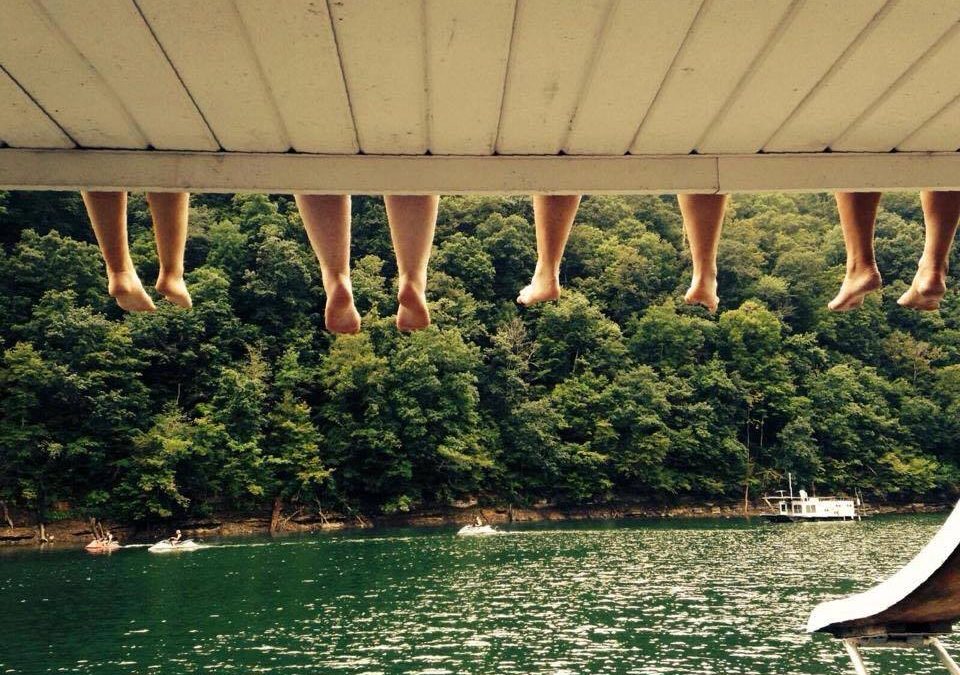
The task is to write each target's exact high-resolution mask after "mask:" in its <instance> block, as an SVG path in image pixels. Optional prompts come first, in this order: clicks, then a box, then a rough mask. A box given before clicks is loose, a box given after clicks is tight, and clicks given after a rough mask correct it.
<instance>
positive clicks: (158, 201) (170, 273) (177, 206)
mask: <svg viewBox="0 0 960 675" xmlns="http://www.w3.org/2000/svg"><path fill="white" fill-rule="evenodd" d="M147 203H148V204H150V214H151V215H152V216H153V234H154V238H155V239H156V242H157V256H158V257H159V258H160V273H159V274H158V275H157V284H156V286H155V288H156V289H157V290H158V291H159V292H160V294H161V295H163V297H165V298H166V299H167V300H169V301H170V302H172V303H173V304H175V305H179V306H180V307H187V308H189V307H192V306H193V302H192V301H191V300H190V293H189V292H188V291H187V284H186V283H184V281H183V252H184V249H185V248H186V246H187V218H188V213H189V208H190V195H189V194H188V193H186V192H148V193H147Z"/></svg>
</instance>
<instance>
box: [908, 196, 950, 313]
mask: <svg viewBox="0 0 960 675" xmlns="http://www.w3.org/2000/svg"><path fill="white" fill-rule="evenodd" d="M920 202H921V204H923V222H924V226H925V227H926V241H924V244H923V255H922V256H921V257H920V264H919V265H917V274H916V276H915V277H914V278H913V284H912V285H911V286H910V289H909V290H908V291H907V292H906V293H904V294H903V295H902V296H900V299H899V300H897V302H898V303H899V304H900V305H902V306H903V307H912V308H913V309H921V310H933V309H937V308H939V307H940V300H941V299H942V298H943V294H944V293H946V292H947V262H948V258H949V256H950V247H951V246H952V245H953V237H954V235H956V233H957V222H958V221H960V192H934V191H932V190H924V191H923V192H921V193H920Z"/></svg>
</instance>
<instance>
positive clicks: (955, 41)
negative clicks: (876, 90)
mask: <svg viewBox="0 0 960 675" xmlns="http://www.w3.org/2000/svg"><path fill="white" fill-rule="evenodd" d="M958 66H960V23H957V24H954V27H953V29H952V30H951V31H949V32H948V33H947V34H946V35H944V37H943V39H941V40H940V41H939V42H938V43H937V44H936V45H935V46H934V47H933V49H931V50H930V51H929V52H927V53H926V54H925V55H924V57H923V58H922V59H921V60H920V61H918V62H917V63H916V64H915V65H914V67H912V68H911V69H910V70H909V71H907V73H906V74H905V75H904V76H903V77H902V78H900V80H898V81H897V83H896V84H895V85H894V86H893V87H891V88H890V89H889V90H888V91H887V93H886V94H885V95H884V97H883V99H882V100H881V101H880V102H879V103H878V104H876V105H875V106H874V107H872V108H871V109H870V111H869V112H868V113H867V114H866V115H864V116H862V117H861V118H860V119H859V120H857V122H856V123H855V124H854V125H853V126H852V127H850V128H849V129H848V130H847V131H846V132H845V133H844V134H843V136H841V137H840V138H839V139H837V141H835V142H834V143H832V144H831V147H832V148H833V149H834V150H841V151H858V152H883V151H886V150H892V149H893V148H894V147H896V145H897V144H898V143H900V142H901V141H903V140H904V139H905V138H907V137H909V136H910V135H911V134H912V133H913V132H914V131H915V130H916V129H917V128H918V127H920V126H922V124H923V123H924V122H925V121H926V120H928V119H930V118H931V117H933V116H934V115H936V114H937V113H938V112H939V111H940V110H942V109H943V108H944V106H946V105H947V104H948V103H950V101H952V100H953V99H955V98H956V97H957V95H958V94H960V80H958V79H957V78H956V77H950V76H949V75H948V74H950V73H951V71H955V70H956V69H957V68H958Z"/></svg>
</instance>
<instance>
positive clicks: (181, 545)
mask: <svg viewBox="0 0 960 675" xmlns="http://www.w3.org/2000/svg"><path fill="white" fill-rule="evenodd" d="M198 548H200V544H198V543H197V542H195V541H194V540H193V539H184V540H183V541H178V542H172V541H170V540H169V539H164V540H162V541H158V542H157V543H156V544H154V545H153V546H151V547H150V548H148V549H147V550H148V551H150V552H151V553H173V552H174V551H196V550H197V549H198Z"/></svg>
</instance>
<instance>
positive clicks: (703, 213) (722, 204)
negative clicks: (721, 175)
mask: <svg viewBox="0 0 960 675" xmlns="http://www.w3.org/2000/svg"><path fill="white" fill-rule="evenodd" d="M677 201H678V202H680V213H681V215H682V216H683V227H684V229H685V230H686V232H687V238H688V239H689V240H690V257H691V259H692V262H693V279H692V281H691V283H690V289H689V290H688V291H687V293H686V295H684V296H683V300H684V302H686V303H687V304H688V305H703V306H704V307H706V308H707V309H708V310H710V311H711V312H716V311H717V306H718V305H719V304H720V298H719V297H718V296H717V248H718V247H719V246H720V231H721V229H722V228H723V212H724V210H726V208H727V195H716V194H693V195H690V194H680V195H677Z"/></svg>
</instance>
